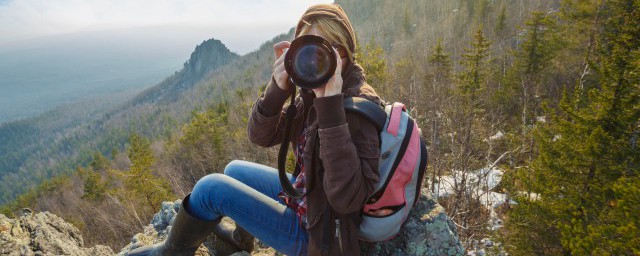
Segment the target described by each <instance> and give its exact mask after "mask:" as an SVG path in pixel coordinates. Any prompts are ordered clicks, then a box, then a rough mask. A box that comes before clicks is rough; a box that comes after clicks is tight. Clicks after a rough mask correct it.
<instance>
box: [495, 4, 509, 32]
mask: <svg viewBox="0 0 640 256" xmlns="http://www.w3.org/2000/svg"><path fill="white" fill-rule="evenodd" d="M506 26H507V5H504V4H503V5H502V8H501V9H500V14H498V22H497V24H496V32H498V33H500V32H502V31H503V30H504V29H505V27H506Z"/></svg>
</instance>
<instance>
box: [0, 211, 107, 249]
mask: <svg viewBox="0 0 640 256" xmlns="http://www.w3.org/2000/svg"><path fill="white" fill-rule="evenodd" d="M113 254H114V253H113V251H112V250H111V248H109V247H107V246H103V245H97V246H94V247H90V248H85V247H84V241H83V239H82V236H81V235H80V231H79V230H78V229H77V228H76V227H74V226H73V225H71V224H69V223H67V222H65V221H64V220H63V219H62V218H60V217H58V216H56V215H54V214H52V213H49V212H40V213H37V214H34V213H32V212H31V210H28V209H25V210H23V211H22V214H21V215H20V217H19V218H17V219H10V218H8V217H6V216H5V215H2V214H0V255H79V256H82V255H87V256H89V255H91V256H102V255H113Z"/></svg>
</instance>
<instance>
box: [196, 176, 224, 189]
mask: <svg viewBox="0 0 640 256" xmlns="http://www.w3.org/2000/svg"><path fill="white" fill-rule="evenodd" d="M223 176H224V175H222V174H220V173H213V174H209V175H207V176H204V177H202V178H200V180H198V182H196V185H195V186H193V192H192V194H193V193H195V194H200V192H203V193H204V194H208V193H210V192H211V190H213V189H215V188H217V187H219V186H220V183H221V182H223V181H222V180H223Z"/></svg>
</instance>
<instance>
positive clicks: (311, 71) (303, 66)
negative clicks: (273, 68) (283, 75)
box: [293, 44, 331, 81]
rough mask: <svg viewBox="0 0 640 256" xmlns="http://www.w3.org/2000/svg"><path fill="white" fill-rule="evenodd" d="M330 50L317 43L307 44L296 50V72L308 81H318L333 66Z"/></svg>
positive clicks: (294, 63) (294, 59)
mask: <svg viewBox="0 0 640 256" xmlns="http://www.w3.org/2000/svg"><path fill="white" fill-rule="evenodd" d="M329 54H331V53H329V52H326V51H324V49H323V48H321V47H318V46H317V45H313V44H310V45H305V46H302V47H301V48H300V50H298V52H296V55H295V57H294V58H293V67H294V70H295V72H296V74H297V75H298V76H299V77H300V78H301V79H303V80H306V81H317V80H319V79H320V78H322V76H324V75H325V74H327V72H328V71H329V67H330V66H331V58H330V57H329Z"/></svg>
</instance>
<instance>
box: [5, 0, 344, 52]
mask: <svg viewBox="0 0 640 256" xmlns="http://www.w3.org/2000/svg"><path fill="white" fill-rule="evenodd" d="M330 2H333V0H305V1H301V0H138V1H131V0H55V1H52V0H0V46H2V45H3V44H4V45H9V42H16V41H22V40H26V39H30V38H38V37H43V36H49V35H58V34H67V33H77V32H87V31H101V30H117V29H127V28H136V27H153V26H173V27H175V26H183V27H184V28H185V29H197V30H199V31H202V30H207V31H211V33H210V35H211V37H217V38H222V39H224V38H225V37H226V38H233V40H235V41H236V42H241V43H242V42H243V43H244V44H245V45H249V41H250V42H251V43H250V44H251V45H255V46H256V47H257V46H258V45H259V44H260V43H261V42H263V41H265V40H267V39H269V38H270V37H273V36H275V35H277V34H280V33H283V32H286V31H287V30H288V29H289V28H291V27H293V26H294V25H295V23H296V21H297V20H298V18H300V16H301V15H302V13H303V12H304V10H306V8H308V7H309V6H310V5H313V4H316V3H330ZM257 34H260V35H259V36H258V35H257ZM243 40H244V41H243ZM223 41H224V40H223ZM247 47H249V46H243V47H241V48H242V49H236V50H237V51H238V52H246V51H248V50H250V49H247ZM230 48H233V45H230Z"/></svg>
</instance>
